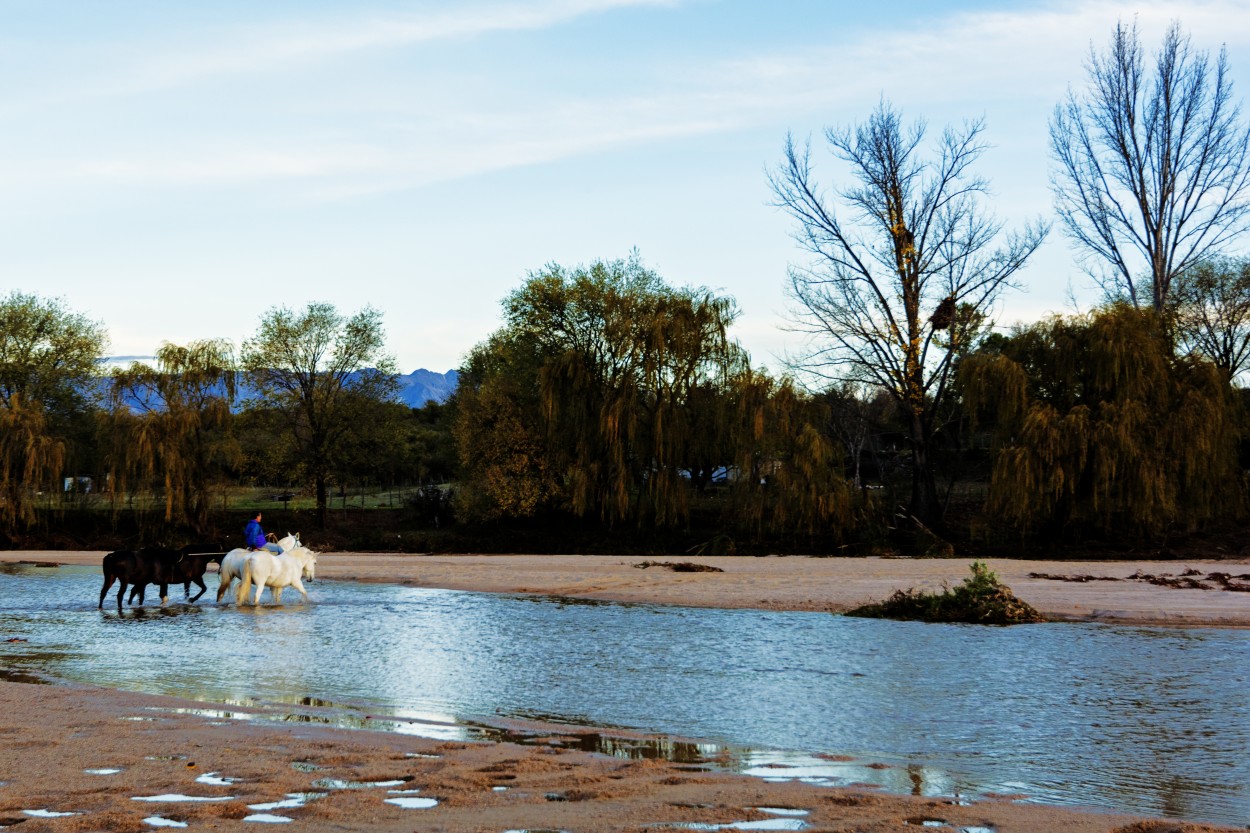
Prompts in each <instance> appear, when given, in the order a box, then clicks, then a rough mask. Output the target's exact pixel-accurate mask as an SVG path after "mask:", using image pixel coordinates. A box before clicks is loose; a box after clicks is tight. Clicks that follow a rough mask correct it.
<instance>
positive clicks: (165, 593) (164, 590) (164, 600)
mask: <svg viewBox="0 0 1250 833" xmlns="http://www.w3.org/2000/svg"><path fill="white" fill-rule="evenodd" d="M167 604H169V585H168V584H166V583H165V582H163V581H162V582H161V607H164V606H165V605H167Z"/></svg>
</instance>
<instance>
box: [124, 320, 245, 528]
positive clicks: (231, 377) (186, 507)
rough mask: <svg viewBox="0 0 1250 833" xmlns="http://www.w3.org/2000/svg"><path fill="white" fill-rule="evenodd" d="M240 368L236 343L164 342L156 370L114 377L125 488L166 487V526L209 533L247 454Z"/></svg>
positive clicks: (134, 368)
mask: <svg viewBox="0 0 1250 833" xmlns="http://www.w3.org/2000/svg"><path fill="white" fill-rule="evenodd" d="M236 372H237V371H236V368H235V362H234V349H233V347H232V346H231V345H230V343H229V342H227V341H224V340H220V339H213V340H204V341H194V342H191V343H190V344H188V345H187V346H185V347H183V346H179V345H177V344H168V343H166V344H164V345H162V346H161V347H160V349H159V350H157V351H156V366H155V367H152V366H150V365H146V364H143V363H141V362H135V363H134V364H132V365H131V366H130V367H129V368H126V369H124V370H118V371H116V372H114V374H113V386H112V402H113V420H112V427H113V435H114V437H115V438H116V439H117V440H118V443H119V447H118V448H117V453H116V454H115V456H114V460H115V463H116V467H115V471H114V475H115V478H114V479H115V482H116V483H117V485H118V487H119V488H125V487H126V485H130V486H131V487H133V486H135V485H137V484H139V483H151V484H155V483H159V484H160V486H161V489H160V490H161V491H162V492H163V493H164V497H165V522H166V523H175V524H183V523H185V524H189V525H190V526H191V527H193V528H194V529H195V530H196V531H197V532H199V533H201V534H202V533H205V532H207V531H208V514H209V510H210V509H211V507H212V501H213V496H214V495H215V494H219V493H220V492H221V490H222V489H223V488H224V487H225V486H226V485H227V483H228V482H229V481H230V475H231V474H232V473H233V471H234V469H235V468H236V467H237V466H238V464H239V462H240V460H241V457H242V451H241V449H240V447H239V444H238V442H237V440H236V439H235V437H234V433H233V431H232V427H233V426H232V422H233V419H232V412H231V409H232V406H233V404H234V399H235V392H236V387H235V377H236Z"/></svg>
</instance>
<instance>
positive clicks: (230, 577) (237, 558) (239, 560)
mask: <svg viewBox="0 0 1250 833" xmlns="http://www.w3.org/2000/svg"><path fill="white" fill-rule="evenodd" d="M278 546H279V547H281V548H282V551H283V552H286V551H288V550H293V549H295V548H296V547H299V546H303V545H302V544H301V543H300V540H299V533H298V532H296V533H295V534H291V533H289V532H288V533H287V536H286V537H285V538H280V539H279V540H278ZM250 555H252V551H251V550H249V549H248V548H247V547H239V548H238V549H234V550H231V551H230V552H228V553H226V555H225V557H224V558H222V559H221V567H220V568H219V569H218V570H217V604H221V600H222V599H224V598H225V596H226V591H227V590H229V589H230V585H231V584H233V583H234V580H235V579H241V578H243V565H244V564H246V563H247V559H248V556H250ZM304 577H305V578H309V579H311V578H312V576H311V575H308V574H305V576H304Z"/></svg>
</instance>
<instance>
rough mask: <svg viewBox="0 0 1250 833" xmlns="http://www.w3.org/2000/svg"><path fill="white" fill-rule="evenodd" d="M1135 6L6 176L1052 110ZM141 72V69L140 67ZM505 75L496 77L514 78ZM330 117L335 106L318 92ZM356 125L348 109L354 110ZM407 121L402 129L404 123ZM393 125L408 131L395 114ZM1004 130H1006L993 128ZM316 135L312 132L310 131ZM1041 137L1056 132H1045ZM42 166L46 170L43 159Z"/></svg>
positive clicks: (461, 30)
mask: <svg viewBox="0 0 1250 833" xmlns="http://www.w3.org/2000/svg"><path fill="white" fill-rule="evenodd" d="M655 5H672V4H671V3H669V2H666V0H550V1H549V2H544V3H530V4H523V5H522V4H493V5H490V6H478V7H475V8H471V9H463V8H462V9H458V10H457V11H455V12H452V13H444V14H440V15H436V16H427V17H421V18H415V17H414V18H388V19H373V20H366V21H361V22H357V23H355V24H352V25H344V26H342V27H331V26H328V25H322V26H318V27H302V28H286V29H279V30H273V31H268V32H266V33H264V34H263V35H261V34H256V35H254V37H255V42H254V43H252V44H251V45H250V46H244V47H243V48H239V49H235V48H233V47H232V48H230V49H223V50H221V51H218V52H214V51H209V52H205V53H201V54H199V55H190V56H186V59H185V60H184V61H172V60H171V65H170V67H169V68H168V71H166V72H164V73H152V74H153V75H156V76H159V79H158V80H156V81H153V82H151V83H154V84H155V83H160V84H178V83H185V82H187V81H189V80H191V79H206V78H209V77H212V76H216V75H220V74H222V73H240V74H246V73H253V72H257V71H260V70H262V69H266V68H273V67H276V66H282V65H286V64H289V63H291V62H297V61H311V60H314V59H316V58H319V57H323V56H327V55H333V54H340V53H343V52H346V51H350V50H358V49H373V48H380V47H386V46H389V45H400V44H412V43H418V42H421V41H428V40H435V39H444V38H459V37H474V36H477V35H480V34H483V33H488V32H498V31H517V30H531V29H539V28H543V27H548V26H553V25H557V24H559V23H561V22H563V21H567V20H571V19H573V18H575V17H578V16H582V15H587V14H594V13H599V12H605V11H610V10H613V9H622V8H625V7H631V6H655ZM1175 9H1176V7H1175V5H1174V4H1167V3H1160V2H1156V3H1145V4H1144V5H1142V6H1140V7H1139V8H1138V10H1137V12H1136V19H1137V20H1138V22H1139V24H1140V26H1141V28H1142V30H1143V33H1144V35H1145V38H1146V43H1147V44H1151V43H1152V42H1153V41H1155V40H1157V37H1156V33H1161V32H1162V30H1163V28H1164V27H1165V26H1166V25H1167V24H1168V23H1170V22H1171V20H1172V18H1173V16H1174V12H1175ZM1123 16H1124V14H1123V8H1122V7H1121V6H1119V5H1118V4H1117V3H1114V2H1109V0H1104V2H1092V3H1091V2H1063V3H1056V4H1051V5H1046V6H1043V7H1040V8H1033V9H1026V10H1023V11H1014V12H978V13H975V14H974V13H957V14H950V15H946V16H936V17H930V18H928V19H926V20H924V21H922V22H920V23H919V24H917V25H914V26H913V27H912V28H910V29H899V28H892V29H890V30H881V29H861V30H848V31H846V32H844V33H841V35H840V39H837V38H835V39H834V40H832V41H831V42H828V43H827V45H825V44H821V45H818V46H812V45H806V46H802V45H800V46H794V47H788V48H786V49H784V50H782V49H773V50H771V51H756V52H752V53H750V54H739V55H734V56H729V57H726V58H722V59H720V60H715V61H709V60H707V59H706V58H705V57H700V56H694V57H691V58H689V59H686V58H683V57H680V56H671V57H670V58H669V62H670V63H669V66H668V67H667V68H668V70H669V71H668V72H666V73H663V74H662V77H659V74H657V76H656V77H650V78H649V80H640V81H638V82H637V83H636V85H634V86H633V87H630V88H625V89H620V88H615V89H606V90H604V91H603V92H593V93H585V92H583V93H581V94H577V95H575V94H572V93H570V92H567V91H562V90H559V89H541V90H531V89H524V90H522V89H517V90H516V97H517V100H499V99H496V100H492V101H490V102H482V101H478V100H476V99H474V98H473V97H472V96H469V95H465V96H462V97H460V98H457V96H456V95H455V89H456V85H457V83H458V80H457V74H458V73H463V72H466V71H467V70H466V68H463V67H448V68H447V75H446V77H445V79H443V81H442V83H443V84H444V85H445V86H446V88H447V89H448V90H450V91H451V92H450V93H447V94H445V95H444V96H443V97H442V98H441V99H440V100H439V102H438V107H439V108H440V109H438V110H437V111H436V112H425V111H423V109H422V108H423V107H426V106H428V103H427V102H419V103H417V104H413V103H406V104H402V103H396V104H394V105H393V106H394V108H395V112H394V113H388V117H387V118H388V123H389V127H388V129H379V128H378V127H377V126H376V125H371V124H369V123H368V122H367V120H363V122H362V123H361V124H360V125H359V126H358V127H356V128H351V129H346V130H343V129H339V130H335V131H333V138H325V136H328V135H330V134H331V131H325V132H323V133H322V134H321V136H322V138H317V136H318V132H317V131H315V130H314V131H311V133H309V132H306V131H303V130H302V128H301V129H298V130H297V129H296V128H294V127H291V128H286V129H284V128H283V127H282V126H281V123H280V120H279V122H278V123H277V127H276V129H275V128H274V127H273V126H272V125H271V129H270V130H269V131H268V132H260V131H257V132H252V131H249V129H248V125H246V124H243V125H239V126H238V127H237V128H236V129H234V132H233V133H231V134H229V135H226V136H213V137H207V138H191V139H183V140H181V141H180V143H178V144H175V145H172V146H168V147H166V146H158V147H146V148H141V149H139V153H138V154H137V155H135V156H133V157H127V156H125V155H116V156H110V157H107V158H99V159H87V160H80V161H78V162H72V163H69V164H66V163H65V162H64V161H63V160H60V159H58V160H54V161H49V162H47V163H46V164H44V165H38V164H35V165H33V166H32V165H31V160H29V159H27V160H24V161H23V165H24V168H25V171H24V172H23V171H18V170H10V171H9V172H8V174H7V176H4V179H5V180H6V181H13V180H14V179H15V178H26V177H41V178H44V179H46V180H51V181H55V180H57V179H60V180H62V181H65V180H67V179H73V180H76V181H86V182H96V183H100V184H105V185H107V184H108V183H128V184H139V185H152V186H171V187H177V186H183V185H201V184H244V183H253V182H256V183H262V182H277V183H288V184H290V183H295V184H297V185H301V186H303V187H304V194H305V195H306V196H307V197H310V198H314V199H338V198H343V197H350V196H355V195H360V194H365V193H370V192H374V191H381V190H393V189H398V188H412V187H419V186H421V185H424V184H428V183H431V182H437V181H445V180H450V179H456V178H459V177H465V176H475V175H481V174H484V173H489V172H492V171H498V170H506V169H509V168H516V167H521V166H527V165H534V164H541V163H550V162H555V161H558V160H560V159H564V158H569V157H575V156H579V155H585V154H588V153H595V152H599V151H603V150H606V149H613V148H619V147H627V146H634V145H642V144H646V143H656V142H661V141H665V140H670V139H674V138H682V137H690V136H698V135H709V134H716V133H724V132H727V131H735V130H742V129H746V128H750V127H753V126H756V125H760V124H774V123H778V122H784V123H787V124H788V125H789V126H790V127H792V128H793V129H794V130H796V131H797V132H806V131H808V130H815V129H819V128H820V127H823V126H825V125H828V124H836V123H846V122H849V121H854V120H855V119H858V118H861V117H862V116H863V114H864V113H865V112H866V109H867V108H870V107H871V106H872V105H873V104H874V103H875V101H876V99H877V97H878V96H881V95H885V96H886V97H888V98H891V99H893V100H894V101H895V102H896V103H898V104H900V106H902V107H904V108H905V109H906V110H907V112H908V113H909V114H913V113H914V114H915V115H924V114H926V113H931V112H932V111H934V110H936V111H938V112H943V111H944V110H951V109H957V110H958V111H959V112H960V113H961V114H962V115H964V116H970V117H975V116H978V115H981V113H982V112H983V110H984V109H985V108H986V107H987V106H989V105H990V104H991V103H992V102H994V101H1007V102H1016V103H1018V102H1019V101H1022V100H1027V101H1032V102H1036V107H1035V108H1033V109H1036V110H1037V113H1036V118H1037V120H1038V121H1039V122H1044V120H1045V118H1046V117H1047V116H1048V115H1049V107H1050V106H1051V103H1053V102H1057V101H1058V99H1059V97H1060V96H1061V95H1062V92H1063V90H1064V89H1065V88H1066V87H1067V85H1068V84H1070V83H1079V82H1080V81H1081V79H1082V76H1083V69H1082V64H1083V60H1084V57H1085V55H1086V53H1087V51H1088V48H1089V45H1090V43H1091V41H1092V42H1093V43H1094V44H1095V45H1101V44H1102V43H1104V42H1105V41H1106V39H1107V37H1108V36H1109V33H1110V28H1111V26H1113V25H1114V23H1115V21H1116V20H1117V19H1122V18H1123ZM1183 24H1184V26H1185V27H1186V29H1187V30H1188V31H1190V32H1192V33H1193V35H1194V38H1195V41H1196V42H1198V43H1199V45H1203V44H1211V43H1218V42H1219V38H1220V37H1221V36H1224V35H1230V34H1233V35H1238V36H1240V37H1241V38H1242V39H1243V40H1250V7H1247V6H1244V5H1243V4H1241V3H1239V2H1236V3H1235V2H1231V0H1212V2H1206V3H1194V4H1192V5H1190V6H1188V7H1187V8H1186V13H1185V19H1184V21H1183ZM143 74H144V75H145V76H146V75H147V73H143ZM508 83H509V82H508V80H507V79H501V80H500V86H501V87H502V88H504V89H510V88H509V86H508ZM319 104H320V106H321V107H322V108H324V109H325V111H326V120H327V123H329V122H333V121H334V119H335V117H336V113H337V111H336V109H335V108H336V106H342V107H348V106H349V105H354V104H355V103H354V102H350V103H349V102H335V101H333V100H332V99H328V98H327V100H325V101H322V102H319ZM344 121H346V120H344ZM405 124H407V125H408V126H406V127H405V126H404V125H405ZM396 125H398V126H399V127H396ZM991 128H992V129H993V128H998V129H999V130H1000V132H1007V130H1009V129H1010V128H1011V125H1002V126H996V125H993V124H991ZM310 135H311V138H309V136H310ZM1036 141H1037V142H1039V143H1041V142H1043V141H1044V137H1043V136H1040V135H1039V137H1037V139H1036ZM41 169H42V170H41Z"/></svg>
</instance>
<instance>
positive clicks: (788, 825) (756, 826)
mask: <svg viewBox="0 0 1250 833" xmlns="http://www.w3.org/2000/svg"><path fill="white" fill-rule="evenodd" d="M653 826H654V827H658V828H660V829H663V830H804V829H806V828H807V822H805V821H801V820H800V819H764V820H763V821H731V822H726V823H725V824H714V823H712V822H706V821H687V822H672V823H668V824H657V825H653Z"/></svg>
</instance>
